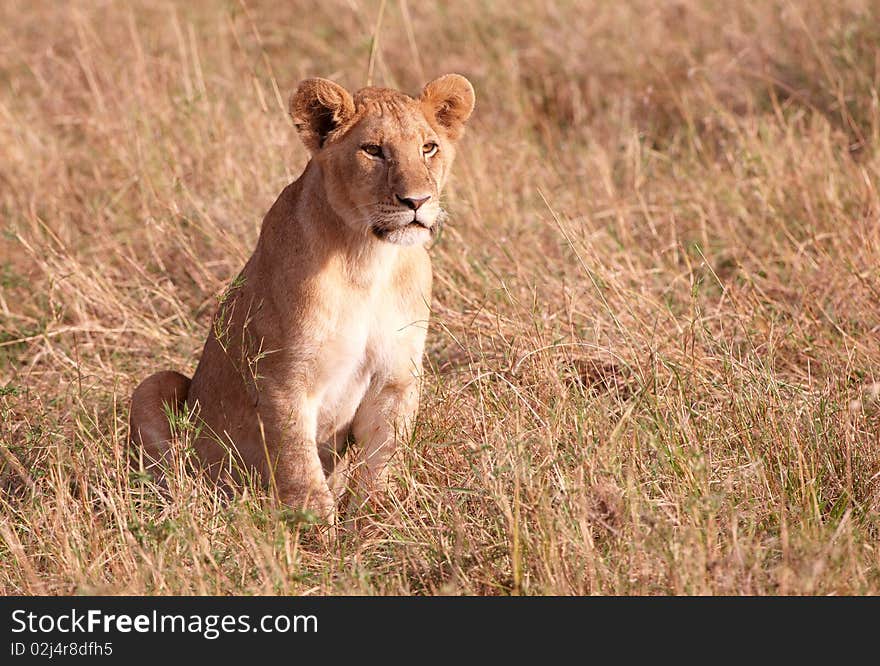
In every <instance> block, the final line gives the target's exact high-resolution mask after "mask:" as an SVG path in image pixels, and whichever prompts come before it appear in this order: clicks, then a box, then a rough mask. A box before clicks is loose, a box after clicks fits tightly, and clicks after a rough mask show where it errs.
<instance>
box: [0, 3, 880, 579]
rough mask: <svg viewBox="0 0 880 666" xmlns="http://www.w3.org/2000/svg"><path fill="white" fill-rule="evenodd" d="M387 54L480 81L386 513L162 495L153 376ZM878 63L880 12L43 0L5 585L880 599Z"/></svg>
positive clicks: (15, 68)
mask: <svg viewBox="0 0 880 666" xmlns="http://www.w3.org/2000/svg"><path fill="white" fill-rule="evenodd" d="M380 9H384V11H383V12H382V20H381V25H380V27H379V31H378V33H376V26H377V23H378V20H377V19H378V17H379V13H380ZM374 34H378V41H375V42H374V41H373V39H372V36H373V35H374ZM371 53H372V54H373V58H372V61H373V64H372V68H373V78H374V81H375V82H376V83H378V84H383V85H389V86H393V87H399V88H401V89H403V90H405V91H408V92H410V93H413V94H414V93H417V92H418V91H419V90H420V89H421V86H422V85H423V84H424V83H425V82H426V81H428V80H429V79H431V78H433V77H434V76H437V75H439V74H443V73H446V72H460V73H462V74H464V75H466V76H467V77H469V78H470V80H471V81H472V82H473V83H474V85H475V87H476V90H477V109H476V112H475V114H474V117H473V119H472V121H471V123H470V129H469V131H468V133H467V134H466V136H465V138H464V139H463V141H462V145H461V149H460V152H459V157H458V160H457V162H456V167H455V169H454V175H453V179H452V182H451V183H450V185H449V187H448V188H447V191H446V195H445V198H446V204H447V208H448V210H449V212H450V220H449V224H448V225H447V227H446V229H445V230H444V233H443V235H442V237H441V238H440V240H439V241H438V242H437V243H436V245H435V246H434V248H433V249H432V256H433V261H434V271H435V292H434V304H433V315H432V321H431V326H430V331H429V334H428V346H427V351H426V358H425V363H426V378H425V386H424V390H423V395H422V404H421V408H420V413H419V418H418V422H417V427H416V432H415V434H414V437H413V440H412V442H411V443H410V445H409V446H407V447H404V450H403V451H401V455H400V457H399V459H398V461H397V465H396V467H395V470H394V474H393V483H392V488H391V492H390V495H389V497H388V499H387V502H386V504H385V505H383V506H380V507H379V508H378V509H377V510H376V512H375V514H374V515H373V516H372V518H371V519H370V520H371V521H372V525H371V526H369V527H368V528H367V529H364V530H363V531H362V532H361V533H356V532H349V533H345V534H342V535H341V536H340V537H339V538H338V539H337V540H336V541H331V540H327V539H321V538H318V536H317V535H316V534H315V528H314V527H312V526H310V525H308V524H304V523H302V522H297V521H296V517H295V516H292V515H291V514H290V512H288V511H285V510H282V509H279V508H278V507H277V506H276V505H275V503H274V502H273V501H272V500H271V499H270V498H268V497H267V496H266V495H265V494H264V493H263V492H262V491H260V490H259V489H255V488H249V489H246V490H244V491H243V492H242V493H241V494H240V495H239V496H237V497H235V498H234V499H233V500H231V501H228V500H224V499H222V498H218V497H217V496H216V493H214V492H213V491H212V489H211V488H210V487H209V486H208V485H207V484H206V483H205V482H204V480H203V479H201V478H199V477H198V476H194V475H187V474H185V473H178V474H176V475H175V476H173V478H172V480H171V489H170V497H167V498H166V497H163V496H162V495H161V494H160V493H158V492H157V491H156V488H155V487H154V486H153V485H152V484H151V483H149V482H148V481H147V480H146V479H145V478H144V477H143V476H142V475H140V474H138V473H135V472H132V471H130V470H129V469H128V467H127V463H126V457H125V441H126V438H127V434H128V433H127V418H128V400H129V397H130V395H131V391H132V389H133V388H134V386H135V385H136V384H137V383H138V382H139V381H140V380H141V379H143V378H144V377H145V376H146V375H148V374H150V373H151V372H154V371H156V370H160V369H166V368H167V369H177V370H180V371H182V372H185V373H187V374H191V373H192V371H193V369H194V368H195V364H196V362H197V359H198V354H199V353H200V351H201V347H202V344H203V342H204V339H205V337H206V335H207V332H208V327H209V322H210V317H211V315H212V314H213V311H214V309H215V307H216V306H217V302H218V297H219V296H220V295H221V294H222V293H223V291H224V288H225V286H226V284H227V283H228V282H229V280H230V279H232V278H233V277H234V276H235V275H236V273H237V272H238V271H239V269H240V268H241V266H242V265H243V263H244V261H245V260H246V258H247V257H248V255H249V254H250V252H251V250H252V249H253V246H254V243H255V241H256V238H257V234H258V231H259V226H260V222H261V219H262V216H263V214H264V213H265V211H266V210H268V208H269V206H270V205H271V204H272V202H273V201H274V199H275V197H276V196H277V195H278V193H279V192H280V191H281V189H282V188H283V187H284V186H285V185H286V184H287V183H288V182H290V181H291V180H293V179H294V178H295V177H296V176H297V175H298V174H299V172H300V170H301V169H302V167H303V166H304V164H305V160H306V152H305V150H304V149H303V147H302V146H301V145H300V144H299V142H298V140H297V138H296V136H295V132H294V130H293V128H292V126H291V124H290V122H289V118H288V116H287V113H286V100H287V97H288V95H289V94H290V92H291V91H292V90H293V88H294V87H295V85H296V84H297V82H298V81H299V80H301V79H303V78H306V77H309V76H324V77H328V78H333V79H335V80H337V81H338V82H340V83H342V84H344V85H346V86H348V87H349V88H350V89H356V88H358V87H360V86H362V85H364V84H365V83H366V79H367V73H368V70H369V68H370V61H371ZM878 89H880V5H878V3H877V2H875V1H874V0H863V1H858V0H841V1H840V2H820V1H819V0H801V1H798V0H790V1H787V2H784V1H770V0H767V1H763V2H761V1H752V2H724V1H721V0H714V1H713V0H679V1H656V2H649V1H644V0H636V1H631V2H604V1H600V0H597V1H595V2H570V1H565V0H558V1H553V0H538V1H535V2H524V1H523V2H511V3H507V2H501V1H500V0H487V1H486V2H480V3H477V2H473V3H472V2H460V1H459V2H449V3H439V2H436V3H435V2H415V0H409V1H407V0H388V1H387V2H384V1H383V0H370V1H365V0H332V1H327V0H311V1H299V2H290V1H285V2H282V1H276V2H263V1H259V2H258V1H257V0H241V1H239V0H226V1H210V2H199V3H184V2H179V3H171V2H158V1H157V2H137V3H124V2H109V1H100V2H99V1H97V0H92V1H91V2H81V1H76V2H70V3H62V2H54V1H46V0H41V1H39V2H31V1H26V0H5V1H4V2H3V3H0V285H2V286H0V415H2V419H0V480H2V490H0V593H2V594H14V593H17V594H37V593H40V594H82V593H85V594H88V593H92V594H94V593H106V594H118V593H129V594H205V593H211V594H276V593H277V594H493V595H494V594H502V595H503V594H563V595H569V594H577V595H581V594H878V593H880V513H878V512H880V398H878V394H880V194H878V188H880V93H878Z"/></svg>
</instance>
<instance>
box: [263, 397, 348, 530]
mask: <svg viewBox="0 0 880 666" xmlns="http://www.w3.org/2000/svg"><path fill="white" fill-rule="evenodd" d="M300 395H301V394H300ZM300 395H295V396H294V399H293V400H292V406H291V407H289V408H288V409H287V410H286V413H284V412H281V410H279V409H277V408H272V407H271V406H269V405H266V406H265V407H264V408H263V409H262V410H261V411H263V412H265V413H266V415H267V418H266V422H267V425H269V426H270V427H268V428H265V429H264V432H265V444H266V446H265V452H266V457H267V464H268V468H269V470H268V471H269V482H270V484H271V485H272V486H273V487H274V488H275V491H276V493H277V495H278V498H279V499H280V500H281V502H283V503H284V504H285V505H287V506H289V507H291V508H294V509H307V510H310V511H313V512H315V513H316V514H317V515H318V516H319V517H320V518H321V519H322V520H326V521H328V522H331V523H332V522H333V520H334V515H335V509H336V502H335V501H334V498H333V494H332V493H331V492H330V488H329V487H328V485H327V479H326V477H325V475H324V468H323V466H322V465H321V458H320V456H319V455H318V445H317V442H316V441H315V434H316V427H317V425H316V424H317V406H316V405H314V404H311V403H310V402H309V401H307V400H305V399H303V398H302V397H300ZM267 402H268V401H267ZM288 404H290V403H288Z"/></svg>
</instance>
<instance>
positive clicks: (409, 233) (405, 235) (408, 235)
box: [383, 225, 431, 246]
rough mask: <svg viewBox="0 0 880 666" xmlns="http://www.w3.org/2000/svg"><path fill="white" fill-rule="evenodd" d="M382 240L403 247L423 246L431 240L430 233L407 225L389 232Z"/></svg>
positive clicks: (422, 228)
mask: <svg viewBox="0 0 880 666" xmlns="http://www.w3.org/2000/svg"><path fill="white" fill-rule="evenodd" d="M383 240H385V241H387V242H388V243H394V244H395V245H403V246H410V245H424V244H425V243H427V242H428V241H429V240H431V232H430V231H428V230H427V229H425V228H424V227H419V226H416V225H407V226H405V227H401V228H400V229H395V230H394V231H391V232H389V233H388V234H387V235H386V236H384V237H383Z"/></svg>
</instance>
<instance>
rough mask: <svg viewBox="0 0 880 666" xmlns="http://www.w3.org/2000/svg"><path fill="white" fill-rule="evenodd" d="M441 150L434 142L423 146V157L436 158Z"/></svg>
mask: <svg viewBox="0 0 880 666" xmlns="http://www.w3.org/2000/svg"><path fill="white" fill-rule="evenodd" d="M438 150H440V146H438V145H437V144H436V143H434V142H433V141H429V142H428V143H426V144H425V145H424V146H422V155H424V156H425V157H434V155H436V154H437V151H438Z"/></svg>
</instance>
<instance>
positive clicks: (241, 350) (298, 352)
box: [131, 75, 474, 520]
mask: <svg viewBox="0 0 880 666" xmlns="http://www.w3.org/2000/svg"><path fill="white" fill-rule="evenodd" d="M473 104H474V93H473V88H472V87H471V85H470V83H468V81H467V80H466V79H464V78H463V77H461V76H458V75H447V76H444V77H440V78H439V79H437V80H435V81H433V82H432V83H430V84H428V85H427V86H426V87H425V89H424V90H423V91H422V94H421V95H420V96H419V97H418V98H411V97H408V96H406V95H404V94H402V93H399V92H397V91H394V90H388V89H383V88H365V89H363V90H361V91H359V92H358V93H357V94H356V95H355V96H354V97H352V96H351V95H350V94H349V93H348V92H347V91H346V90H345V89H344V88H342V87H340V86H338V85H336V84H335V83H332V82H330V81H327V80H325V79H309V80H307V81H304V82H303V83H302V84H300V86H299V88H298V89H297V91H296V92H295V93H294V95H293V96H292V98H291V103H290V111H291V115H292V117H293V120H294V124H295V125H296V127H297V131H298V132H299V135H300V137H301V139H302V141H303V143H304V144H305V145H306V147H307V148H308V149H309V151H310V153H311V156H312V158H311V160H310V162H309V163H308V165H307V166H306V168H305V170H304V172H303V174H302V175H301V176H300V178H299V179H298V180H296V181H295V182H294V183H292V184H290V185H288V186H287V187H286V188H285V189H284V191H283V192H282V193H281V195H280V196H279V197H278V199H277V201H276V202H275V204H274V205H273V206H272V208H271V209H270V210H269V212H268V213H267V215H266V217H265V219H264V220H263V226H262V230H261V232H260V238H259V241H258V242H257V247H256V249H255V251H254V253H253V255H252V256H251V258H250V259H249V260H248V262H247V264H246V265H245V267H244V269H243V270H242V272H241V273H240V274H239V276H238V277H237V278H236V279H235V280H234V281H233V282H232V283H231V285H230V286H229V288H228V290H227V292H226V293H225V294H224V296H223V298H222V299H221V301H222V302H221V304H220V307H219V308H218V311H217V313H216V315H215V317H214V321H213V326H212V330H211V332H210V334H209V335H208V339H207V342H206V343H205V347H204V351H203V353H202V357H201V360H200V362H199V365H198V367H197V368H196V371H195V374H194V376H193V378H192V382H191V383H189V385H188V386H187V383H188V380H187V379H186V378H185V377H184V376H183V375H180V374H178V373H173V372H163V373H157V374H155V375H152V376H150V377H148V378H147V379H146V380H144V382H143V383H141V385H140V386H138V388H137V389H136V390H135V392H134V395H133V397H132V407H131V433H132V434H131V437H132V442H133V443H134V444H135V445H138V446H140V447H141V450H142V451H143V454H144V455H143V457H144V459H145V460H146V461H147V462H148V463H150V464H155V463H161V462H162V460H163V458H164V457H165V456H166V455H167V452H168V449H169V446H171V442H172V433H171V429H170V427H169V424H168V419H167V416H166V409H167V408H168V407H171V408H174V409H183V408H186V409H188V410H190V411H191V412H192V413H193V414H194V415H195V422H196V427H197V429H198V434H197V436H196V439H195V442H194V445H195V450H196V452H197V453H198V457H199V459H200V461H201V462H202V464H203V466H204V467H205V469H206V470H207V471H208V473H209V474H210V475H211V476H212V477H213V478H214V479H217V480H220V481H223V482H235V481H237V480H239V479H240V476H241V471H242V470H248V471H256V472H257V473H258V474H259V476H260V478H261V479H262V480H263V482H264V483H265V484H267V485H269V486H271V487H273V488H274V489H275V490H276V491H277V493H278V496H279V497H280V499H281V500H282V501H283V502H285V503H286V504H288V505H290V506H292V507H303V508H309V509H312V510H314V511H316V512H317V513H318V514H319V515H321V516H322V517H324V518H326V519H328V520H332V519H333V516H334V508H335V498H334V495H333V494H332V493H331V491H330V488H329V486H328V483H327V475H328V474H329V473H331V472H332V471H333V468H334V465H335V462H336V460H337V459H338V456H339V455H340V454H342V453H343V452H344V450H345V447H346V445H347V443H348V442H350V441H352V440H353V441H354V442H355V444H356V446H355V449H354V452H353V453H354V456H353V460H352V461H351V464H350V465H349V468H350V469H351V470H353V480H352V483H351V484H350V489H351V491H352V494H353V495H352V496H353V497H354V498H356V502H355V504H359V503H361V502H363V501H365V500H366V498H368V497H369V495H370V493H372V492H374V491H375V490H376V489H377V488H381V486H382V484H383V483H384V471H385V468H386V463H387V462H388V459H389V458H390V456H391V455H392V453H393V451H394V447H395V444H396V442H397V441H400V440H402V439H405V438H406V437H407V436H408V433H409V432H410V427H411V423H412V419H413V417H414V415H415V412H416V409H417V406H418V401H419V378H420V374H421V367H422V352H423V349H424V343H425V334H426V331H427V323H428V316H429V309H430V301H431V265H430V260H429V257H428V254H427V252H426V250H425V247H424V245H425V243H426V242H427V241H428V240H430V238H431V236H432V233H433V232H434V231H436V228H437V225H438V224H439V220H440V215H441V210H440V206H439V198H440V192H441V190H442V187H443V185H444V183H445V182H446V179H447V176H448V174H449V169H450V167H451V164H452V160H453V157H454V144H455V141H457V139H458V138H459V137H460V135H461V133H462V131H463V127H464V123H465V122H466V121H467V119H468V117H469V116H470V113H471V111H472V109H473ZM435 146H436V150H434V147H435ZM377 147H378V148H379V154H374V153H376V148H377ZM184 400H185V402H184ZM163 405H164V406H163Z"/></svg>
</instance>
